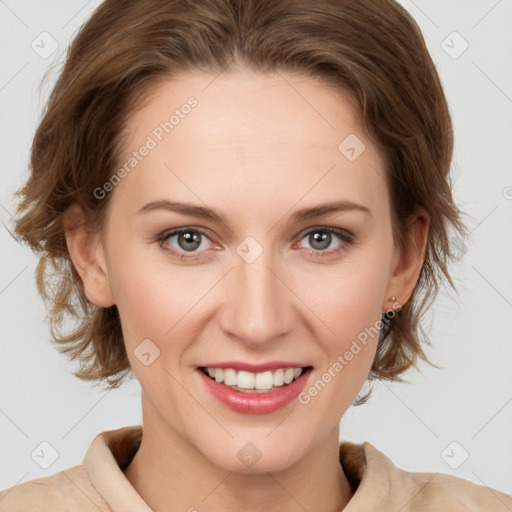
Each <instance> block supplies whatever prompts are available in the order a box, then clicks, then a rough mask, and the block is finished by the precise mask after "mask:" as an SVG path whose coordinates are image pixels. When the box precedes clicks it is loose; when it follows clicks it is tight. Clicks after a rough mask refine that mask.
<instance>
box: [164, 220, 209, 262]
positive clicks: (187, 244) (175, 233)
mask: <svg viewBox="0 0 512 512" xmlns="http://www.w3.org/2000/svg"><path fill="white" fill-rule="evenodd" d="M173 238H175V243H176V245H177V250H176V249H173V248H172V245H169V244H165V245H164V242H166V241H170V240H171V239H173ZM205 240H209V238H208V236H207V235H206V233H205V232H204V231H202V230H200V229H198V228H189V227H185V228H180V229H174V230H172V231H166V232H164V233H162V234H161V235H160V236H159V237H158V238H157V242H158V243H159V245H160V246H161V247H162V249H164V250H165V251H167V252H169V253H171V254H172V255H173V256H174V257H176V258H178V259H187V258H195V257H196V255H195V253H197V252H202V251H201V250H200V249H203V250H204V249H206V247H205V246H207V245H208V244H207V243H206V244H205V243H204V242H205ZM187 253H190V255H187Z"/></svg>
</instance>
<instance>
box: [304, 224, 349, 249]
mask: <svg viewBox="0 0 512 512" xmlns="http://www.w3.org/2000/svg"><path fill="white" fill-rule="evenodd" d="M333 235H334V237H333ZM336 238H338V239H339V240H341V241H342V243H341V244H339V243H338V244H336V243H335V244H334V249H331V250H326V249H328V248H329V247H332V243H333V242H336ZM304 239H306V240H307V242H308V243H309V244H310V246H311V248H312V251H311V254H312V255H313V256H315V257H324V256H330V255H332V254H337V253H339V252H341V251H343V250H345V249H346V248H347V247H348V246H349V245H350V244H351V243H352V242H353V240H354V236H353V235H352V234H350V233H348V232H346V231H344V230H342V229H338V228H331V227H327V226H324V227H316V228H313V229H310V230H309V231H308V232H307V233H305V234H304V236H303V237H302V240H304ZM336 245H337V246H336Z"/></svg>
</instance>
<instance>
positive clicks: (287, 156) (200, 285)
mask: <svg viewBox="0 0 512 512" xmlns="http://www.w3.org/2000/svg"><path fill="white" fill-rule="evenodd" d="M282 76H284V77H285V78H286V80H283V78H282V77H281V75H279V74H270V75H254V74H252V73H250V72H248V71H247V72H237V73H233V74H223V75H220V76H218V77H217V78H215V79H214V75H207V74H202V73H197V74H192V73H189V74H187V75H183V76H181V77H180V78H179V79H173V80H172V81H168V82H165V83H162V84H160V85H159V86H158V87H157V88H156V89H155V90H154V91H153V94H152V95H151V97H150V99H149V101H148V102H147V103H146V104H145V105H144V106H143V107H142V108H141V109H140V110H138V111H136V112H135V113H134V114H133V116H132V117H131V119H130V121H129V124H128V129H127V132H126V133H127V138H126V144H125V147H124V157H125V161H128V160H129V159H130V157H133V155H134V151H135V152H137V155H138V156H135V158H136V159H137V161H136V163H135V160H132V164H131V165H132V166H131V170H130V172H127V173H125V174H126V175H125V176H124V177H123V178H122V179H121V181H120V182H119V183H118V184H117V185H116V186H115V187H114V189H113V190H111V191H109V192H108V193H109V194H112V196H111V197H110V200H111V201H112V202H111V205H110V213H109V218H108V224H107V230H106V232H105V237H104V239H102V240H101V241H99V242H98V244H97V248H98V249H99V252H96V253H95V254H99V256H98V261H99V262H100V263H99V267H101V270H102V272H103V273H100V272H98V277H97V278H93V277H92V275H94V274H93V273H91V272H89V273H88V277H85V278H84V282H85V284H86V288H87V289H88V290H89V293H90V296H91V300H93V301H95V302H96V303H98V302H100V303H102V304H103V305H110V304H106V303H107V302H109V301H110V302H111V303H114V302H115V304H116V305H117V307H118V310H119V313H120V316H121V321H122V324H123V331H124V337H125V343H126V348H127V353H128V357H129V360H130V363H131V367H132V370H133V372H134V374H135V376H136V378H137V379H138V380H139V382H140V384H141V388H142V390H143V408H144V409H143V410H144V414H145V415H146V417H145V418H144V422H145V424H146V422H147V423H148V424H151V425H154V426H155V429H156V428H158V429H160V432H164V431H168V432H171V431H172V432H175V433H177V434H178V435H179V436H180V437H181V438H182V439H184V440H185V441H186V442H187V443H189V444H190V446H192V447H193V448H194V449H195V450H197V452H198V453H200V454H202V455H203V456H204V457H205V458H206V459H208V460H209V461H212V462H214V463H215V464H217V465H219V466H222V467H224V468H226V469H229V470H236V471H240V470H241V469H240V467H241V463H240V460H239V459H238V458H237V452H238V451H239V450H240V448H242V447H243V446H244V445H246V443H248V442H252V443H253V444H254V445H255V446H257V448H258V449H259V450H260V452H262V453H263V454H264V457H263V458H262V459H261V462H260V463H258V469H259V470H262V471H263V470H266V471H275V470H278V469H280V468H283V467H285V466H287V465H290V464H291V463H293V461H296V460H298V459H299V458H300V457H301V456H303V454H304V453H305V452H307V451H309V450H311V449H312V448H313V447H314V446H315V445H317V444H318V443H319V442H321V440H322V439H325V438H326V437H327V436H328V435H329V434H332V433H333V432H336V437H337V432H338V430H337V429H338V424H339V421H340V418H341V416H342V415H343V413H344V412H345V411H346V409H347V408H348V407H349V406H350V404H351V403H352V402H353V400H354V398H355V397H356V396H357V394H358V392H359V391H360V389H361V387H362V385H363V384H364V382H365V380H366V378H367V375H368V372H369V370H370V367H371V364H372V361H373V358H374V355H375V350H376V346H377V341H378V327H380V323H379V319H380V315H381V313H382V312H384V311H387V310H389V309H391V307H392V303H390V302H389V297H390V296H391V295H396V296H397V297H399V298H401V297H400V294H402V297H404V300H406V299H407V297H406V296H405V295H407V296H408V294H409V293H410V291H411V289H412V287H413V286H414V281H415V279H414V278H415V277H417V271H419V266H416V267H414V265H412V263H411V261H412V260H407V262H408V266H406V262H405V260H404V261H402V260H401V259H400V255H399V253H398V251H397V249H396V248H395V246H394V243H393V237H392V231H391V214H390V201H389V194H388V190H387V185H386V182H385V181H384V178H383V177H384V162H383V160H382V158H381V155H379V154H378V153H377V151H376V150H375V148H374V146H373V144H372V143H371V142H370V141H369V140H366V139H365V137H364V136H363V134H362V133H361V131H360V129H359V128H358V126H357V123H356V110H355V108H354V106H353V104H352V102H351V101H350V98H349V97H348V96H347V95H346V94H345V93H343V92H342V91H335V90H333V89H329V88H327V87H326V86H325V85H322V84H320V83H319V82H317V81H315V80H314V79H311V78H305V77H301V76H298V75H293V74H282ZM190 97H194V99H195V102H194V101H192V100H190V101H189V103H188V104H189V105H191V106H190V108H186V107H183V106H184V105H186V104H187V100H188V99H189V98H190ZM192 105H193V106H192ZM176 109H178V112H177V113H176V112H174V111H175V110H176ZM173 113H175V114H176V116H175V118H174V119H173V120H172V121H171V122H172V123H173V126H172V128H171V129H170V128H169V125H165V123H166V122H169V118H170V116H171V115H172V114H173ZM161 123H162V124H161ZM158 128H160V129H158ZM166 130H167V131H166ZM347 137H350V138H349V139H347V141H346V142H345V143H343V144H341V147H340V143H342V142H343V141H344V140H345V139H346V138H347ZM356 137H357V138H356ZM361 143H364V150H362V149H363V146H362V145H361ZM144 145H145V146H146V147H147V148H149V149H148V150H147V151H146V150H141V149H140V148H141V147H142V146H144ZM350 147H354V149H355V150H354V151H351V150H350ZM143 153H144V155H142V154H143ZM348 157H350V158H348ZM354 157H355V158H354ZM127 168H128V167H127ZM123 174H124V173H123ZM157 201H159V202H165V201H169V202H173V203H186V204H187V205H194V206H197V207H198V208H200V209H202V211H203V212H204V211H208V212H210V213H211V212H214V214H215V216H213V215H210V216H205V215H203V216H199V215H197V214H193V213H192V212H185V211H183V210H180V208H175V207H173V208H171V207H170V206H169V207H168V208H151V207H147V206H146V205H148V204H150V203H152V202H157ZM329 203H339V204H341V203H343V204H344V205H345V206H344V207H343V208H341V209H340V208H338V209H327V210H326V211H324V212H323V213H322V212H319V211H317V212H316V213H317V215H313V213H315V212H314V211H312V212H310V214H307V213H304V212H307V211H309V210H311V209H313V208H318V207H320V206H324V205H326V204H329ZM354 205H358V206H357V207H354ZM299 212H303V214H302V215H300V214H299ZM318 213H319V214H318ZM178 230H181V234H180V233H179V232H178ZM401 262H402V263H401ZM413 267H414V268H413ZM406 270H407V272H408V273H407V272H406ZM103 278H104V281H103V284H99V283H100V282H101V279H103ZM376 327H377V328H376ZM364 333H366V335H365V334H364ZM369 333H370V334H369ZM363 340H364V341H363ZM350 354H351V356H350ZM232 361H238V362H245V363H249V364H259V363H269V362H270V363H272V362H287V363H293V364H292V366H297V365H298V366H300V367H311V370H309V371H307V372H304V376H303V377H302V381H301V382H302V384H301V394H300V395H299V396H296V397H295V398H294V399H293V400H291V401H289V402H288V403H287V404H286V405H284V406H282V407H278V408H274V409H273V410H270V409H269V410H265V412H264V413H259V414H256V413H255V411H254V410H252V411H249V410H246V411H245V412H244V411H240V410H234V409H232V408H230V407H228V406H227V405H226V404H225V403H224V402H223V401H221V400H219V399H218V398H216V396H214V395H213V394H212V393H211V391H210V388H209V386H208V385H206V384H205V380H204V379H205V378H206V379H207V378H208V377H205V375H204V374H203V373H202V372H201V371H200V370H199V369H198V368H199V367H204V366H216V364H218V365H221V363H223V362H232ZM277 366H278V367H279V364H278V365H277ZM276 369H277V368H275V369H274V371H275V370H276ZM256 373H258V372H256ZM329 376H330V378H329ZM212 382H213V381H212ZM315 383H316V388H315ZM219 385H220V386H223V385H222V384H219ZM224 387H225V386H224ZM315 389H316V391H315ZM157 425H158V427H157ZM212 438H213V439H215V440H216V442H212Z"/></svg>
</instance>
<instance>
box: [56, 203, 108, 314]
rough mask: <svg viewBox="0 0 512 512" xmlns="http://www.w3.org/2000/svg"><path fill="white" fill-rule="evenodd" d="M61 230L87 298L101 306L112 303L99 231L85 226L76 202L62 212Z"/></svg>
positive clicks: (81, 211) (83, 215)
mask: <svg viewBox="0 0 512 512" xmlns="http://www.w3.org/2000/svg"><path fill="white" fill-rule="evenodd" d="M64 230H65V236H66V243H67V247H68V251H69V255H70V258H71V261H72V263H73V266H74V267H75V269H76V271H77V272H78V274H79V275H80V278H81V280H82V283H83V289H84V293H85V296H86V297H87V300H89V301H90V302H91V303H92V304H94V305H96V306H98V307H102V308H106V307H110V306H112V305H113V304H115V301H114V298H113V296H112V291H111V289H110V281H109V278H108V271H107V265H106V259H105V252H104V248H103V242H102V240H101V236H100V233H97V232H95V231H92V230H90V229H89V228H88V227H87V226H86V224H85V214H84V212H83V210H82V208H81V207H80V205H78V204H77V203H73V204H72V205H70V206H69V207H68V209H67V210H66V212H65V213H64Z"/></svg>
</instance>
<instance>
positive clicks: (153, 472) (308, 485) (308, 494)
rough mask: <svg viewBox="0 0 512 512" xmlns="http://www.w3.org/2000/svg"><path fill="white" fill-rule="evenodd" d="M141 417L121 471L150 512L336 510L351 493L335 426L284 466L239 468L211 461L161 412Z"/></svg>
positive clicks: (327, 511)
mask: <svg viewBox="0 0 512 512" xmlns="http://www.w3.org/2000/svg"><path fill="white" fill-rule="evenodd" d="M143 409H144V406H143ZM143 417H144V422H143V424H144V427H143V432H144V433H143V436H142V440H141V444H140V447H139V450H138V451H137V453H136V454H135V456H134V458H133V460H132V461H131V463H130V464H129V466H128V467H127V468H125V470H124V473H125V476H126V478H127V479H128V481H129V482H130V483H131V485H132V486H133V487H134V488H135V490H136V491H137V492H138V493H139V494H140V495H141V497H142V498H143V499H144V501H145V502H146V503H147V504H148V505H149V506H150V508H151V509H152V510H153V511H154V512H164V511H169V510H170V508H169V507H170V506H172V510H185V511H189V510H190V511H194V510H199V511H201V512H217V511H223V512H231V511H239V510H240V509H243V510H244V511H245V512H253V511H254V512H256V511H258V512H264V511H275V510H279V511H281V512H292V511H296V510H298V509H303V510H315V511H318V512H335V511H341V510H343V508H344V507H345V506H346V504H347V503H348V501H349V500H350V498H351V497H352V494H353V493H352V491H351V489H350V485H349V483H348V480H347V478H346V476H345V474H344V472H343V468H342V466H341V465H340V462H339V456H338V446H339V441H338V439H339V429H338V428H336V429H335V430H333V431H332V432H330V433H329V434H328V435H327V436H326V437H325V438H324V439H323V440H322V441H321V442H320V443H319V444H318V445H316V446H315V447H314V448H312V449H311V450H310V451H309V452H308V453H306V455H305V456H304V457H302V458H301V459H299V460H298V461H297V462H295V463H294V464H293V465H291V466H289V467H287V468H286V469H284V470H281V471H273V472H268V471H265V472H260V473H239V472H233V471H229V470H226V469H225V468H222V467H220V466H218V465H216V464H213V463H212V462H211V461H210V460H209V459H207V458H206V457H205V456H204V455H203V454H202V453H201V452H199V451H198V450H197V449H196V448H195V447H194V446H193V445H192V444H191V443H190V442H189V441H188V440H187V439H184V437H183V436H181V435H180V434H179V433H178V432H176V431H175V430H174V429H172V428H171V427H170V426H169V425H168V424H165V423H164V422H163V421H162V418H161V417H159V416H156V415H155V414H147V415H144V414H143Z"/></svg>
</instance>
